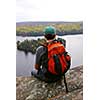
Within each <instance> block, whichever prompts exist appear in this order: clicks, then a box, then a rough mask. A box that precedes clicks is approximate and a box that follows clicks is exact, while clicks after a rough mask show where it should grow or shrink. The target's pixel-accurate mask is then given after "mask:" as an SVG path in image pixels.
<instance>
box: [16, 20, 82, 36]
mask: <svg viewBox="0 0 100 100" xmlns="http://www.w3.org/2000/svg"><path fill="white" fill-rule="evenodd" d="M49 25H52V26H54V27H55V28H56V29H57V34H58V35H70V34H72V35H74V34H82V33H83V22H61V21H60V22H17V23H16V35H17V36H42V35H43V29H44V28H45V27H46V26H49Z"/></svg>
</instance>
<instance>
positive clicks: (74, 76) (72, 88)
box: [16, 66, 83, 100]
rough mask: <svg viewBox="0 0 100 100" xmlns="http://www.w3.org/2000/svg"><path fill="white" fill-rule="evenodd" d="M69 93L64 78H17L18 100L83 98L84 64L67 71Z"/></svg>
mask: <svg viewBox="0 0 100 100" xmlns="http://www.w3.org/2000/svg"><path fill="white" fill-rule="evenodd" d="M66 81H67V85H68V90H69V92H68V94H66V89H65V85H64V80H63V79H62V80H60V81H57V82H55V83H45V82H43V81H40V80H38V79H37V78H35V77H33V76H32V77H31V76H29V77H17V78H16V100H83V66H78V67H75V68H73V69H70V70H69V71H68V72H67V73H66Z"/></svg>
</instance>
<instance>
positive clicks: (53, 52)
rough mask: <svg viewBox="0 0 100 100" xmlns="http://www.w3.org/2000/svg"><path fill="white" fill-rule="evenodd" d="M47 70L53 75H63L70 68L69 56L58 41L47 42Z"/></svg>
mask: <svg viewBox="0 0 100 100" xmlns="http://www.w3.org/2000/svg"><path fill="white" fill-rule="evenodd" d="M47 48H48V68H47V69H48V71H49V72H50V73H51V74H54V75H64V74H65V73H66V72H67V70H68V69H69V68H70V61H71V57H70V56H69V55H68V53H67V52H66V50H65V47H64V45H63V44H61V42H59V41H53V42H51V43H48V45H47Z"/></svg>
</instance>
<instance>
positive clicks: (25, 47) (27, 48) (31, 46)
mask: <svg viewBox="0 0 100 100" xmlns="http://www.w3.org/2000/svg"><path fill="white" fill-rule="evenodd" d="M58 40H59V41H61V42H63V43H64V45H65V40H64V39H61V38H58ZM44 43H46V40H45V39H39V38H38V40H33V39H32V40H24V41H23V42H20V41H17V49H18V50H21V51H24V52H25V53H28V52H31V53H33V54H35V52H36V49H37V48H38V47H39V46H41V45H42V44H44Z"/></svg>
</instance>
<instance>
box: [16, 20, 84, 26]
mask: <svg viewBox="0 0 100 100" xmlns="http://www.w3.org/2000/svg"><path fill="white" fill-rule="evenodd" d="M64 23H67V24H77V23H79V24H81V25H82V24H83V22H63V21H58V22H51V21H46V22H43V21H40V22H38V21H37V22H36V21H34V22H17V23H16V26H24V25H26V26H34V25H40V24H41V25H47V24H64Z"/></svg>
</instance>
